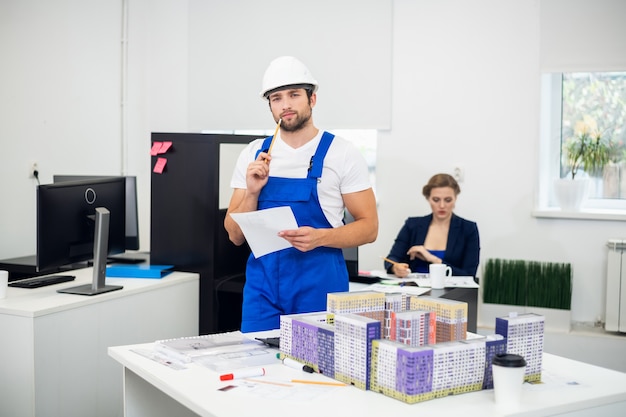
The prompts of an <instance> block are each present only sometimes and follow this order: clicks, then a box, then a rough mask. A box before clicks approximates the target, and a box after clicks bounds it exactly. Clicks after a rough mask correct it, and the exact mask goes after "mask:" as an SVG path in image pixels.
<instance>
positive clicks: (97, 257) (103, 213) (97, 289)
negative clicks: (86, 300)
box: [57, 207, 124, 295]
mask: <svg viewBox="0 0 626 417" xmlns="http://www.w3.org/2000/svg"><path fill="white" fill-rule="evenodd" d="M110 217H111V213H110V212H109V210H107V209H106V208H104V207H97V208H96V228H95V234H94V242H93V259H94V262H93V281H92V283H91V284H85V285H78V286H76V287H70V288H63V289H60V290H57V292H61V293H66V294H78V295H96V294H102V293H105V292H110V291H115V290H121V289H122V288H124V287H123V286H121V285H105V278H106V266H107V248H108V246H109V218H110Z"/></svg>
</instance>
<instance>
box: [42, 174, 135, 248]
mask: <svg viewBox="0 0 626 417" xmlns="http://www.w3.org/2000/svg"><path fill="white" fill-rule="evenodd" d="M109 177H110V176H103V175H54V176H53V177H52V180H53V182H55V183H57V182H66V181H79V180H92V179H98V178H109ZM124 178H126V250H139V215H138V210H137V177H135V176H126V177H124Z"/></svg>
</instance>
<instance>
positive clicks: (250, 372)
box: [220, 368, 265, 381]
mask: <svg viewBox="0 0 626 417" xmlns="http://www.w3.org/2000/svg"><path fill="white" fill-rule="evenodd" d="M263 375H265V368H247V369H240V370H238V371H234V372H232V373H230V374H224V375H220V381H230V380H231V379H240V378H250V377H253V376H263Z"/></svg>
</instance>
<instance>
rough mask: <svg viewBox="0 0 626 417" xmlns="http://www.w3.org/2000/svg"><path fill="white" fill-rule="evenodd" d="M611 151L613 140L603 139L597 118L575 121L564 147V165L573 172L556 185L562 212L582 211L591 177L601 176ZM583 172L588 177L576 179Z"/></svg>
mask: <svg viewBox="0 0 626 417" xmlns="http://www.w3.org/2000/svg"><path fill="white" fill-rule="evenodd" d="M611 152H612V149H611V142H610V140H608V139H607V138H605V137H603V136H602V134H601V133H600V131H599V130H598V128H597V124H596V121H595V120H594V119H592V118H591V117H589V116H584V118H583V120H580V121H578V122H576V126H575V128H574V134H573V136H572V137H570V138H569V139H567V141H566V142H565V143H564V144H563V165H564V166H565V167H567V168H569V170H570V171H569V172H568V173H567V174H566V176H565V177H564V178H563V179H559V180H557V182H556V183H555V187H556V195H557V199H558V200H559V205H560V206H561V209H562V210H566V211H575V210H578V209H579V208H580V205H581V203H582V201H583V200H584V198H585V197H586V195H587V190H588V188H589V181H588V177H593V176H598V175H600V176H601V175H602V171H603V169H604V167H605V166H606V165H607V164H608V162H609V159H610V156H611ZM581 169H582V171H584V172H585V173H586V174H587V177H585V178H583V177H582V175H579V176H578V177H576V176H577V174H579V171H580V170H581Z"/></svg>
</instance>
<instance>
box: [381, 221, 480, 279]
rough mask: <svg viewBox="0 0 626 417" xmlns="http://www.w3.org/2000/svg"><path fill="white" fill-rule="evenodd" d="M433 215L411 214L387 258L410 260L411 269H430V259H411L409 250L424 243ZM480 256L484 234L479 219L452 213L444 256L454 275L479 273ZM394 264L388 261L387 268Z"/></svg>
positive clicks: (401, 260)
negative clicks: (465, 217) (480, 230)
mask: <svg viewBox="0 0 626 417" xmlns="http://www.w3.org/2000/svg"><path fill="white" fill-rule="evenodd" d="M432 219H433V215H432V214H429V215H428V216H424V217H409V218H408V219H407V220H406V221H405V222H404V226H402V229H400V232H399V233H398V236H397V237H396V240H395V242H394V244H393V247H392V248H391V252H389V255H387V258H389V259H391V260H393V261H397V262H403V263H407V264H409V268H411V271H413V272H416V271H428V263H426V262H424V261H422V260H421V259H417V258H416V259H414V260H412V261H410V260H409V255H407V252H408V250H409V248H411V247H412V246H415V245H423V244H424V241H425V240H426V233H428V227H429V226H430V223H431V221H432ZM479 257H480V237H479V235H478V226H477V225H476V223H475V222H472V221H469V220H465V219H464V218H462V217H459V216H457V215H456V214H454V213H453V214H452V218H451V219H450V230H449V231H448V242H447V245H446V251H445V253H444V256H443V263H445V264H446V265H449V266H450V267H452V275H457V276H476V270H477V269H478V262H479ZM391 266H392V265H391V264H390V263H389V262H385V269H386V270H387V271H388V272H391Z"/></svg>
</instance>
